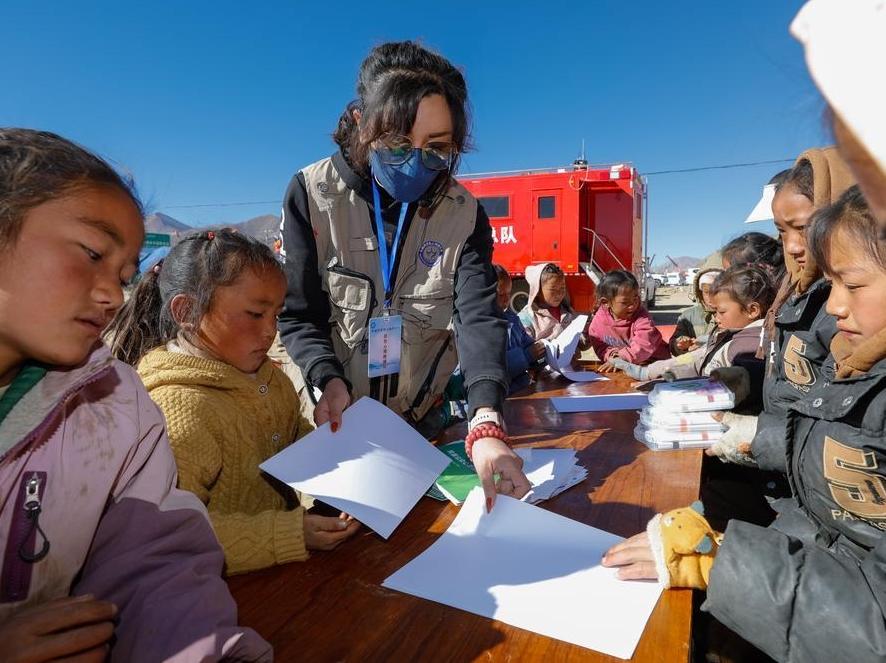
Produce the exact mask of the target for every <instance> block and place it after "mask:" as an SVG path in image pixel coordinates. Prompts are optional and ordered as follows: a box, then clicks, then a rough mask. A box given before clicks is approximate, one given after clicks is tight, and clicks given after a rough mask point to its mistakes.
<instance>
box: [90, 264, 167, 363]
mask: <svg viewBox="0 0 886 663" xmlns="http://www.w3.org/2000/svg"><path fill="white" fill-rule="evenodd" d="M159 282H160V265H159V264H158V265H156V266H154V267H153V268H152V269H149V270H148V272H147V273H146V274H145V275H144V276H143V277H142V279H141V280H140V281H139V283H138V285H137V286H135V290H133V292H132V295H131V296H130V297H129V301H127V302H126V303H125V304H124V305H123V306H122V307H121V308H120V310H119V311H117V315H115V316H114V319H113V320H112V321H111V324H110V326H109V327H108V329H107V331H106V332H105V333H106V335H107V338H108V344H109V345H110V346H111V354H113V355H114V356H115V357H116V358H117V359H119V360H120V361H122V362H124V363H126V364H129V365H130V366H135V365H137V364H138V362H139V360H141V358H142V357H143V356H145V355H146V354H147V353H148V351H150V350H152V349H154V348H156V347H157V346H158V345H163V343H164V342H165V338H164V334H163V332H162V330H161V321H160V313H161V311H162V308H163V300H162V298H161V297H160V283H159Z"/></svg>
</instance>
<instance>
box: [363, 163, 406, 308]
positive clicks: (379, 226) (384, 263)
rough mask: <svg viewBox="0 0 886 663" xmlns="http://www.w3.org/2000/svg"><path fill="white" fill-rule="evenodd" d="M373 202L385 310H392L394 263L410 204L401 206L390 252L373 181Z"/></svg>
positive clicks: (376, 186) (378, 196)
mask: <svg viewBox="0 0 886 663" xmlns="http://www.w3.org/2000/svg"><path fill="white" fill-rule="evenodd" d="M372 202H373V205H374V209H373V211H374V212H375V231H376V234H377V235H378V255H379V260H380V261H381V279H382V284H384V286H385V309H390V308H391V300H390V296H391V276H392V274H393V271H394V263H395V262H397V247H398V246H400V231H402V230H403V222H404V221H405V220H406V211H407V210H408V209H409V204H408V203H402V204H401V205H400V220H399V221H398V222H397V234H396V235H395V236H394V245H393V246H392V247H391V249H390V252H388V240H387V239H386V238H385V224H384V221H383V220H382V215H381V196H380V195H379V193H378V185H376V183H375V180H374V179H373V180H372Z"/></svg>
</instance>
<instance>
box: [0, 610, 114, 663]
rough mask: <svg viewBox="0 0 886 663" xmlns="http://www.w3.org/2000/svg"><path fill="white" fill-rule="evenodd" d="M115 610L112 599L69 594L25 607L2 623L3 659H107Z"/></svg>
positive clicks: (23, 662) (21, 662)
mask: <svg viewBox="0 0 886 663" xmlns="http://www.w3.org/2000/svg"><path fill="white" fill-rule="evenodd" d="M116 614H117V607H116V606H115V605H114V604H113V603H108V602H107V601H97V600H95V599H94V598H93V597H92V596H74V597H67V596H66V597H64V598H60V599H55V600H53V601H47V602H46V603H41V604H39V605H34V606H31V607H29V608H25V609H23V610H21V611H20V612H17V613H16V614H14V615H13V616H12V617H9V618H8V619H7V620H6V621H5V622H4V623H3V624H2V625H0V642H2V643H3V645H2V646H3V660H4V661H11V662H14V663H42V662H43V661H50V660H52V661H54V660H57V659H64V660H69V657H70V660H77V661H83V662H84V663H87V662H90V661H95V662H96V663H98V662H100V661H104V660H105V658H106V657H107V655H108V641H109V640H110V639H111V636H113V635H114V622H113V619H114V616H115V615H116Z"/></svg>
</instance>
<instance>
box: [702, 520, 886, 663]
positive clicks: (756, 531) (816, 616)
mask: <svg viewBox="0 0 886 663" xmlns="http://www.w3.org/2000/svg"><path fill="white" fill-rule="evenodd" d="M797 508H799V507H797ZM782 517H785V516H784V515H782V516H779V518H782ZM702 609H703V610H706V611H707V612H710V613H711V614H713V615H714V616H715V617H716V618H717V619H718V620H719V621H721V622H722V623H723V624H725V625H726V626H727V627H729V628H730V629H732V630H733V631H735V632H736V633H738V634H739V635H741V636H742V637H743V638H745V639H747V640H748V641H749V642H751V643H752V644H754V645H755V646H757V647H759V648H760V649H762V650H763V651H764V652H766V653H767V654H769V655H770V656H771V657H772V658H774V659H775V660H777V661H791V662H798V663H799V662H800V661H804V662H806V661H812V662H814V661H823V662H828V663H830V662H831V661H883V660H884V657H886V536H884V537H881V538H880V540H879V542H878V543H877V545H876V547H875V548H874V549H873V550H872V551H871V552H870V553H868V555H867V557H866V558H865V559H864V560H863V561H862V562H861V563H858V562H856V561H855V560H853V559H851V558H850V557H849V556H848V555H841V554H837V553H834V552H831V551H830V550H828V549H827V548H824V547H821V546H818V545H814V544H809V543H805V542H802V541H800V540H799V539H796V538H793V537H791V536H788V535H786V534H784V533H782V532H780V531H777V530H776V529H774V528H773V527H768V528H763V527H758V526H756V525H751V524H750V523H743V522H740V521H738V520H733V521H731V522H730V523H729V526H728V527H727V528H726V532H725V534H724V537H723V545H722V546H721V547H720V549H719V551H718V552H717V559H716V561H715V562H714V566H713V569H712V570H711V578H710V583H709V584H708V594H707V601H706V602H705V604H704V605H703V606H702Z"/></svg>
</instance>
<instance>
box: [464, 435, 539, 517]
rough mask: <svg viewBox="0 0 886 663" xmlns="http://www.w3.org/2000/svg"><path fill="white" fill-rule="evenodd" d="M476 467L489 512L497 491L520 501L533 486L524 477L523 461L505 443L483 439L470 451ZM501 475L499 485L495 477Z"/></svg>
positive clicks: (493, 439)
mask: <svg viewBox="0 0 886 663" xmlns="http://www.w3.org/2000/svg"><path fill="white" fill-rule="evenodd" d="M471 456H472V460H473V462H474V468H475V469H476V470H477V476H479V477H480V484H481V485H482V486H483V492H484V493H485V494H486V511H487V512H489V511H492V505H493V504H495V494H496V490H497V491H498V492H499V493H501V494H502V495H507V496H509V497H514V498H516V499H520V498H521V497H523V496H524V495H525V494H526V493H528V492H529V489H530V488H532V486H531V485H530V484H529V479H527V478H526V475H525V474H523V459H522V458H520V456H518V455H517V454H515V453H514V452H513V450H512V449H511V448H510V447H509V446H508V445H507V444H506V443H505V442H503V441H502V440H499V439H498V438H495V437H481V438H480V439H479V440H477V441H476V442H474V446H473V448H472V450H471ZM496 474H498V475H499V476H500V478H499V481H498V484H496V483H495V475H496Z"/></svg>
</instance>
